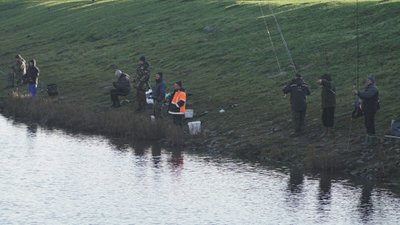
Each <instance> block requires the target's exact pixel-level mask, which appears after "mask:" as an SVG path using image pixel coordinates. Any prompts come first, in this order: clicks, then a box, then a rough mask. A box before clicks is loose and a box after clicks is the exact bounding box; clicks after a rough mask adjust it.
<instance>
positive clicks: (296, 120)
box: [292, 110, 306, 133]
mask: <svg viewBox="0 0 400 225" xmlns="http://www.w3.org/2000/svg"><path fill="white" fill-rule="evenodd" d="M305 119H306V110H303V111H292V120H293V128H294V131H295V132H296V133H303V132H304V129H305V127H306V123H305Z"/></svg>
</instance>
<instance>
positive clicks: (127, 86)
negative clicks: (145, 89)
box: [110, 70, 131, 108]
mask: <svg viewBox="0 0 400 225" xmlns="http://www.w3.org/2000/svg"><path fill="white" fill-rule="evenodd" d="M115 77H116V78H117V81H116V82H113V86H114V89H111V91H110V95H111V101H112V106H111V107H113V108H118V107H121V103H120V102H119V98H118V96H127V95H128V94H129V93H130V92H131V82H130V80H129V75H128V74H126V73H123V72H122V71H121V70H116V71H115Z"/></svg>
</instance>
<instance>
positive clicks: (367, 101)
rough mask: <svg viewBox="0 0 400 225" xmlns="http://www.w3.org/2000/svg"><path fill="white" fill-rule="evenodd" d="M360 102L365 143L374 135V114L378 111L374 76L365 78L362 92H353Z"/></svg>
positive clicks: (377, 92)
mask: <svg viewBox="0 0 400 225" xmlns="http://www.w3.org/2000/svg"><path fill="white" fill-rule="evenodd" d="M354 94H355V95H357V96H358V97H359V98H360V99H361V100H362V110H363V112H364V119H365V128H366V130H367V142H369V140H370V139H371V137H373V136H374V135H375V114H376V112H377V111H378V109H379V90H378V88H377V87H376V84H375V76H373V75H370V76H368V78H367V82H366V88H365V90H364V91H362V92H360V91H354Z"/></svg>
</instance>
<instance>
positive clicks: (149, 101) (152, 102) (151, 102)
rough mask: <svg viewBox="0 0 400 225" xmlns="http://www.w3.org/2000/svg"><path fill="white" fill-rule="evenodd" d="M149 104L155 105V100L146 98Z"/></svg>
mask: <svg viewBox="0 0 400 225" xmlns="http://www.w3.org/2000/svg"><path fill="white" fill-rule="evenodd" d="M146 102H147V104H154V100H153V99H152V98H146Z"/></svg>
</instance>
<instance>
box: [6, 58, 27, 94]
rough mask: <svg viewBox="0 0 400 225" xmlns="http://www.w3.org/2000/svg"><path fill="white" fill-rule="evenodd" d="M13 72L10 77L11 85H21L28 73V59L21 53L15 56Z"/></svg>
mask: <svg viewBox="0 0 400 225" xmlns="http://www.w3.org/2000/svg"><path fill="white" fill-rule="evenodd" d="M12 71H13V73H12V74H11V76H10V77H9V86H15V85H16V86H21V85H22V83H23V77H24V75H25V74H26V61H25V59H24V58H22V56H21V55H16V56H15V64H14V65H13V66H12Z"/></svg>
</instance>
